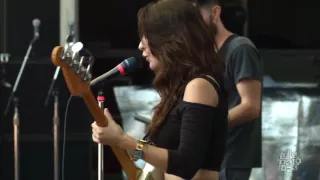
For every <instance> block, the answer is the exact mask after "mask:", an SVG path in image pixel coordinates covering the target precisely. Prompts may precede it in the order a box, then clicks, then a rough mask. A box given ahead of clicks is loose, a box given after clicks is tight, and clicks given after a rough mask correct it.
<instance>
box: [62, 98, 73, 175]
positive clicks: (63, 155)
mask: <svg viewBox="0 0 320 180" xmlns="http://www.w3.org/2000/svg"><path fill="white" fill-rule="evenodd" d="M72 97H73V96H72V95H71V96H70V97H69V99H68V102H67V107H66V112H65V114H64V127H63V140H62V159H61V180H64V165H65V163H64V159H65V149H66V134H67V133H66V131H67V115H68V109H69V104H70V102H71V99H72Z"/></svg>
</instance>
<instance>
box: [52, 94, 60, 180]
mask: <svg viewBox="0 0 320 180" xmlns="http://www.w3.org/2000/svg"><path fill="white" fill-rule="evenodd" d="M59 121H60V119H59V98H58V91H55V92H54V116H53V148H54V180H59V172H60V171H59Z"/></svg>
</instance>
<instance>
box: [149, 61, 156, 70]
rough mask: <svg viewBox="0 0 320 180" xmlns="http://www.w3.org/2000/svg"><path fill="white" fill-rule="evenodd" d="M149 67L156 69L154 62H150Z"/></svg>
mask: <svg viewBox="0 0 320 180" xmlns="http://www.w3.org/2000/svg"><path fill="white" fill-rule="evenodd" d="M149 68H150V69H151V70H152V71H154V70H155V69H156V67H155V66H154V65H153V64H152V63H149Z"/></svg>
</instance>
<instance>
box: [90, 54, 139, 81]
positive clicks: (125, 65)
mask: <svg viewBox="0 0 320 180" xmlns="http://www.w3.org/2000/svg"><path fill="white" fill-rule="evenodd" d="M136 65H137V62H136V58H134V57H130V58H127V59H125V60H124V61H123V62H122V63H120V64H118V65H117V66H116V67H114V68H113V69H111V70H110V71H108V72H106V73H104V74H102V75H101V76H99V77H97V78H95V79H94V80H92V81H91V82H90V86H96V85H99V84H101V83H103V82H104V81H105V80H107V79H110V78H113V77H115V76H118V75H121V76H124V75H126V74H127V73H128V72H131V71H133V70H134V69H135V68H136Z"/></svg>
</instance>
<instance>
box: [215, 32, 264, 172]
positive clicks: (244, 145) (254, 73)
mask: <svg viewBox="0 0 320 180" xmlns="http://www.w3.org/2000/svg"><path fill="white" fill-rule="evenodd" d="M235 37H236V35H232V36H230V37H229V38H228V39H227V40H226V41H225V42H224V44H223V45H222V47H221V48H220V50H219V54H220V57H221V58H222V59H223V60H224V61H225V63H226V72H225V87H226V90H227V91H228V105H229V109H231V108H233V107H235V106H237V105H238V104H240V102H241V98H240V95H239V93H238V91H237V87H236V84H237V83H238V82H239V81H240V80H242V79H254V80H258V81H260V82H261V83H262V80H263V67H262V61H261V60H260V58H259V54H258V51H257V49H256V48H255V47H253V46H251V45H249V44H241V45H239V46H238V47H237V48H236V49H235V50H234V51H233V52H232V53H231V54H230V58H229V59H226V56H227V49H228V45H229V44H230V42H231V41H232V40H233V39H234V38H235ZM261 145H262V143H261V112H260V117H259V119H255V120H251V121H248V122H246V123H244V124H240V125H237V126H233V127H229V130H228V139H227V145H226V152H225V158H224V161H223V163H222V168H253V167H261V154H262V153H261Z"/></svg>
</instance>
